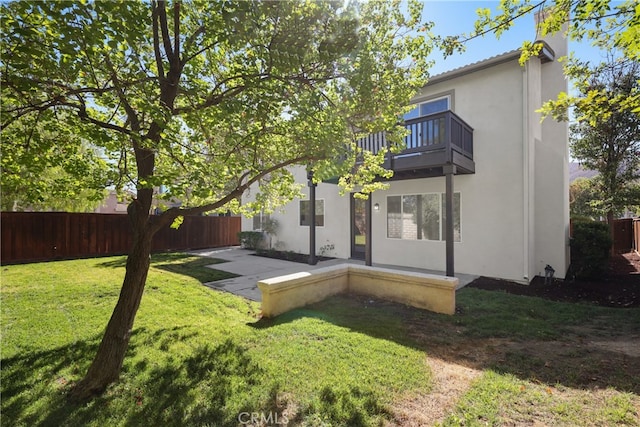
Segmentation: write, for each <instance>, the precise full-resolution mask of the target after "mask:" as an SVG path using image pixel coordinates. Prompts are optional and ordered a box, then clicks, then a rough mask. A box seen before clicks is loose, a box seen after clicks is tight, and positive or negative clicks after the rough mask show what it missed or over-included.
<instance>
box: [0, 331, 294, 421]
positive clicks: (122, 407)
mask: <svg viewBox="0 0 640 427" xmlns="http://www.w3.org/2000/svg"><path fill="white" fill-rule="evenodd" d="M179 329H180V328H173V329H170V330H159V331H156V332H155V333H154V334H150V335H149V337H145V339H144V340H142V341H140V340H138V341H137V342H136V339H135V338H134V337H132V343H131V345H130V347H129V350H128V356H127V357H128V358H131V357H134V355H135V353H136V352H137V351H138V348H139V347H145V346H147V345H148V344H149V343H150V342H153V341H154V339H155V338H162V341H163V342H160V343H159V346H160V347H162V346H163V345H165V343H164V341H166V340H171V339H172V337H173V338H176V337H179V338H181V339H183V340H184V339H186V338H188V337H189V335H190V334H189V333H185V332H184V331H180V330H179ZM143 332H144V331H143V330H137V331H136V332H135V334H140V333H143ZM98 342H99V337H93V338H92V339H91V340H88V341H80V342H76V343H74V344H71V345H68V346H63V347H59V348H56V349H52V350H49V351H42V352H37V353H28V354H24V355H21V356H18V357H14V358H9V359H6V360H3V361H2V398H3V399H2V415H3V425H4V424H6V425H18V424H22V425H41V426H54V425H55V426H58V425H86V424H89V423H95V422H96V421H97V420H103V421H104V422H110V423H113V424H118V425H131V426H137V425H163V426H183V425H215V426H236V425H237V424H238V414H239V413H240V412H243V411H246V412H253V411H256V410H266V411H273V412H274V413H275V412H277V411H280V410H281V409H279V408H277V406H276V401H277V399H276V397H275V396H277V389H275V388H272V389H268V388H267V389H265V388H263V387H260V385H261V383H262V381H263V379H264V374H263V371H262V369H261V368H260V367H259V366H258V365H257V363H256V362H254V361H253V360H252V358H251V356H250V355H249V354H248V352H247V350H246V349H245V348H243V347H241V346H239V345H237V344H236V343H234V342H233V341H232V340H226V341H224V342H222V343H220V344H219V345H216V346H211V345H207V344H206V345H201V346H199V347H197V348H195V349H193V351H190V352H189V354H188V355H185V356H184V357H180V355H178V356H177V357H176V356H173V355H170V356H168V358H167V359H166V360H165V359H163V360H161V361H158V360H155V359H154V360H150V361H148V363H142V364H141V363H140V362H138V363H137V364H136V365H135V366H128V367H127V366H126V362H125V369H123V379H122V380H121V381H119V382H117V383H116V384H114V385H112V386H110V387H109V388H108V389H107V390H106V391H105V393H104V394H103V395H102V396H100V397H98V398H96V399H94V400H93V401H91V402H89V403H87V404H83V405H75V404H71V403H69V402H68V401H67V399H66V393H67V392H68V390H69V389H70V386H71V385H70V384H67V382H66V380H65V379H64V378H62V376H61V371H63V370H64V369H66V368H68V367H69V366H74V369H73V375H74V376H76V378H77V379H79V378H80V377H81V375H82V374H84V372H85V371H86V369H87V368H88V365H89V363H90V361H91V358H92V357H93V356H94V354H95V351H96V350H97V346H98ZM128 372H130V374H129V373H128ZM52 388H54V389H55V391H53V392H52V390H51V389H52ZM264 408H266V409H264ZM34 409H35V410H34Z"/></svg>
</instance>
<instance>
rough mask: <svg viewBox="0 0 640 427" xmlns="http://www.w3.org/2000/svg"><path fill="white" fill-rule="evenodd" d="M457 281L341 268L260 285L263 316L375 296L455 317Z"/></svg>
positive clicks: (285, 277)
mask: <svg viewBox="0 0 640 427" xmlns="http://www.w3.org/2000/svg"><path fill="white" fill-rule="evenodd" d="M457 285H458V279H456V278H455V277H445V276H437V275H434V274H423V273H413V272H405V271H399V270H390V269H386V268H377V267H367V266H361V265H353V264H341V265H336V266H332V267H326V268H319V269H317V270H312V271H309V272H302V273H295V274H288V275H286V276H280V277H274V278H271V279H266V280H261V281H259V282H258V288H259V289H260V291H261V292H262V315H263V316H264V317H274V316H277V315H279V314H282V313H284V312H286V311H289V310H293V309H294V308H298V307H303V306H305V305H308V304H312V303H314V302H318V301H322V300H323V299H325V298H327V297H330V296H332V295H336V294H340V293H346V292H352V293H356V294H363V295H372V296H375V297H377V298H381V299H386V300H391V301H395V302H399V303H403V304H408V305H411V306H413V307H417V308H423V309H426V310H430V311H434V312H436V313H443V314H454V313H455V308H456V287H457Z"/></svg>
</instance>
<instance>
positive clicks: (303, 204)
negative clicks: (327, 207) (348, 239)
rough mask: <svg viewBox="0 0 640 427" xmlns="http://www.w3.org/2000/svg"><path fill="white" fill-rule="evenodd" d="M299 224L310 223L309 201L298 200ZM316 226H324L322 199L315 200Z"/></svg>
mask: <svg viewBox="0 0 640 427" xmlns="http://www.w3.org/2000/svg"><path fill="white" fill-rule="evenodd" d="M300 225H311V201H310V200H300ZM316 226H318V227H323V226H324V200H323V199H318V200H316Z"/></svg>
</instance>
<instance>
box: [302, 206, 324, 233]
mask: <svg viewBox="0 0 640 427" xmlns="http://www.w3.org/2000/svg"><path fill="white" fill-rule="evenodd" d="M303 202H306V203H311V200H309V199H300V200H299V203H298V226H299V227H310V226H311V218H309V223H308V224H303V223H302V203H303ZM319 202H321V203H322V215H320V216H321V217H322V224H318V216H319V215H318V209H319V205H320V203H319ZM325 216H326V211H325V207H324V199H316V227H324V223H325Z"/></svg>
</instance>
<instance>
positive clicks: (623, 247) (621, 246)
mask: <svg viewBox="0 0 640 427" xmlns="http://www.w3.org/2000/svg"><path fill="white" fill-rule="evenodd" d="M569 235H570V236H573V220H571V221H570V223H569ZM639 239H640V218H636V219H633V218H622V219H614V220H613V246H612V247H611V250H612V252H613V253H616V254H624V253H627V252H630V251H631V250H632V249H635V250H636V251H639V252H640V249H638V245H640V240H639Z"/></svg>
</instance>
